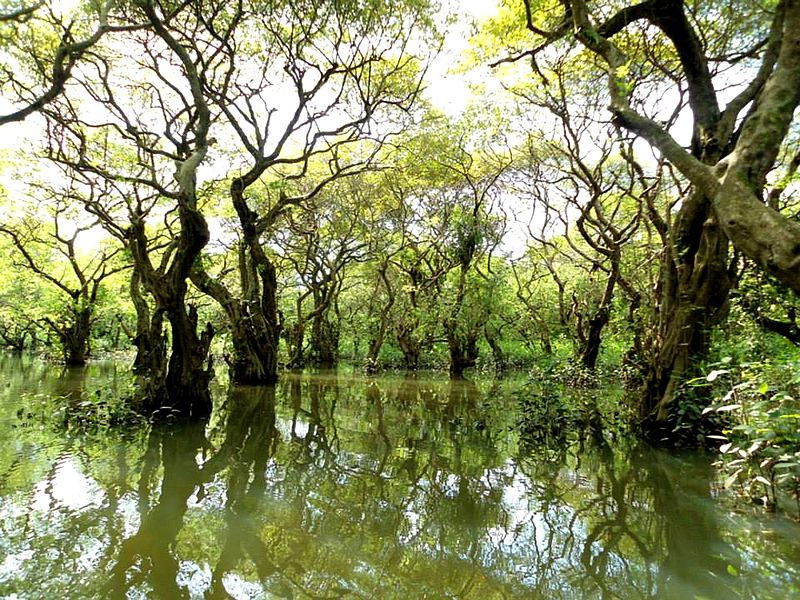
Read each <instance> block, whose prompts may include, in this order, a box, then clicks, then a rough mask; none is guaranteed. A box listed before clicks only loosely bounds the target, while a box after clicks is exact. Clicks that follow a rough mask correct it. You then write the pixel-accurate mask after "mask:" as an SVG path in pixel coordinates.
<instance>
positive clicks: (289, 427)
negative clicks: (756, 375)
mask: <svg viewBox="0 0 800 600" xmlns="http://www.w3.org/2000/svg"><path fill="white" fill-rule="evenodd" d="M26 363H27V364H20V363H19V361H17V360H14V359H9V358H0V374H1V375H0V377H2V378H3V379H2V381H4V383H3V388H2V390H0V528H1V531H0V597H2V598H54V599H67V598H169V599H172V598H237V599H238V598H296V599H301V598H302V599H306V598H307V599H334V598H341V599H365V598H376V599H384V598H385V599H413V598H431V599H439V598H470V599H472V598H474V599H479V600H489V599H494V598H498V599H499V598H548V599H550V598H676V599H684V598H689V599H690V598H720V599H730V598H759V599H764V598H776V599H777V598H780V599H781V600H783V599H785V598H797V597H800V527H798V525H796V524H794V523H792V522H789V521H787V520H784V519H781V518H777V517H770V516H754V515H752V514H743V513H736V512H732V511H730V510H726V508H725V505H724V504H722V503H720V502H717V501H715V500H714V498H713V494H712V489H713V486H712V483H711V478H712V476H713V473H712V471H711V470H710V469H709V468H708V467H707V463H708V459H707V458H706V459H699V458H695V459H692V458H691V457H682V458H676V457H672V456H670V455H668V454H665V453H661V452H655V451H652V450H649V449H647V448H645V447H643V446H641V445H637V444H635V443H632V442H622V441H616V442H614V441H610V443H607V444H603V443H596V442H590V441H589V440H586V441H583V442H581V441H578V440H576V441H573V442H571V443H569V444H567V445H566V446H564V447H563V448H552V447H550V448H546V449H545V448H531V447H529V446H526V447H520V445H519V444H518V440H517V439H516V436H515V433H514V431H513V430H514V423H515V421H516V414H515V410H516V409H515V403H514V401H513V399H512V398H511V397H510V396H509V387H513V383H511V384H493V383H486V384H470V383H466V382H461V383H450V382H449V381H447V380H446V379H444V378H442V379H435V378H434V379H431V378H427V379H426V378H424V377H422V376H420V377H418V378H417V377H406V378H404V377H402V376H401V377H398V376H390V377H379V378H374V379H365V378H363V377H360V376H358V375H341V374H340V375H338V376H337V375H335V374H326V375H302V376H297V375H286V376H284V377H283V378H282V380H281V383H280V384H279V385H278V386H277V387H276V388H261V389H258V388H239V389H234V390H230V391H227V392H226V391H220V392H219V393H220V402H219V403H218V404H219V407H218V410H216V411H215V414H214V415H213V416H212V418H211V420H210V422H209V423H207V424H205V425H195V426H182V427H181V428H179V429H175V428H173V429H172V430H161V429H153V430H148V431H137V432H132V433H130V434H126V435H121V434H119V433H117V434H114V435H108V434H99V433H96V434H84V435H80V436H79V435H74V434H69V433H64V432H57V431H54V430H51V429H50V428H47V427H39V426H38V425H36V423H35V421H33V422H32V421H30V420H25V419H24V418H23V419H20V417H19V416H18V414H17V413H18V411H19V410H20V408H23V404H25V406H27V405H28V404H30V403H31V402H36V401H38V400H37V399H36V398H37V396H36V394H37V393H39V394H43V395H48V394H59V395H67V394H70V395H72V396H73V397H74V398H76V399H78V400H79V399H80V394H82V393H84V394H85V393H87V392H86V391H85V390H87V389H89V390H91V389H93V386H95V387H97V386H99V385H100V384H101V383H102V382H106V383H104V384H103V385H109V383H108V382H113V380H114V377H115V376H116V375H115V371H114V369H113V365H105V366H103V365H95V366H93V367H90V368H89V369H88V373H87V372H85V371H66V372H64V371H61V370H60V369H58V368H54V367H47V366H43V365H41V364H40V363H37V362H33V361H26ZM23 415H24V411H23Z"/></svg>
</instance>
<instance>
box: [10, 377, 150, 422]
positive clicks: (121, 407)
mask: <svg viewBox="0 0 800 600" xmlns="http://www.w3.org/2000/svg"><path fill="white" fill-rule="evenodd" d="M22 399H23V400H24V402H25V406H24V407H22V408H20V409H19V410H18V411H17V418H18V419H19V420H20V422H21V426H23V427H48V428H53V429H60V430H68V431H78V432H84V433H85V432H91V431H95V430H101V429H106V428H109V427H113V428H115V429H119V428H120V427H123V428H124V427H125V426H137V425H141V424H142V423H143V422H145V420H146V419H145V417H144V416H143V415H141V414H139V413H138V412H136V411H135V410H134V408H133V406H132V404H131V402H130V401H129V396H128V395H127V394H120V393H119V390H117V389H113V388H108V387H101V388H98V389H96V390H94V391H91V392H88V391H87V392H85V393H82V394H79V395H77V396H76V395H73V394H65V395H51V394H45V393H32V394H25V395H24V396H23V398H22Z"/></svg>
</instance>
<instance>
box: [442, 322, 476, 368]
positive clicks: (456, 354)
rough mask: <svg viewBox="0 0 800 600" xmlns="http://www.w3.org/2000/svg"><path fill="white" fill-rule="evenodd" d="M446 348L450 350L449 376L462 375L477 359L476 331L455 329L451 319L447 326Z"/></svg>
mask: <svg viewBox="0 0 800 600" xmlns="http://www.w3.org/2000/svg"><path fill="white" fill-rule="evenodd" d="M447 348H448V350H449V351H450V376H451V377H462V376H463V375H464V371H465V370H466V369H469V368H471V367H474V366H475V361H476V360H478V332H477V331H469V332H467V333H462V332H458V331H456V324H455V323H453V322H452V321H451V322H450V324H449V327H448V328H447Z"/></svg>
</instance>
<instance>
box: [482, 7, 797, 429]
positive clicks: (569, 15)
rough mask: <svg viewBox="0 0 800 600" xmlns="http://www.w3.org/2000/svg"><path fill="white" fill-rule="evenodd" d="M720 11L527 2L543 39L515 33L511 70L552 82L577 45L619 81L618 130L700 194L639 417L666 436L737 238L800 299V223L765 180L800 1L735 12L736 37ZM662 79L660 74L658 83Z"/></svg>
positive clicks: (614, 86) (664, 288)
mask: <svg viewBox="0 0 800 600" xmlns="http://www.w3.org/2000/svg"><path fill="white" fill-rule="evenodd" d="M718 8H719V6H718V4H717V3H713V4H708V3H697V4H688V5H684V3H683V2H682V1H681V0H669V1H666V2H661V1H655V0H646V1H644V2H640V3H635V4H627V3H619V4H615V5H614V6H604V7H602V8H597V7H591V8H590V7H589V5H588V4H587V3H586V2H584V1H583V0H571V1H568V2H563V3H561V4H560V7H556V6H552V7H550V6H537V5H535V4H534V3H532V2H529V1H527V0H525V1H524V2H523V3H522V6H521V9H522V12H523V15H524V20H523V23H524V26H525V27H526V28H527V30H528V31H529V32H530V34H531V35H532V37H533V42H531V38H527V39H521V37H520V36H517V37H516V38H515V39H514V40H513V42H512V43H514V44H517V46H516V48H513V51H514V52H513V55H512V56H509V57H508V58H506V59H502V60H501V62H509V61H512V62H513V61H517V60H519V59H522V58H526V59H530V60H531V61H532V65H533V67H534V70H535V71H536V73H537V76H539V77H540V79H541V80H542V81H543V82H545V83H547V82H548V79H547V76H546V73H545V71H543V70H542V68H541V67H540V64H539V63H540V62H541V61H548V64H549V56H558V55H559V54H565V53H570V52H572V53H573V54H572V55H573V56H576V53H575V51H573V50H572V49H573V48H574V42H575V41H577V42H578V43H579V44H580V45H581V46H582V48H583V49H584V50H585V51H586V52H587V53H588V55H590V56H593V57H595V58H596V59H597V60H598V61H599V62H598V63H597V64H599V65H601V66H602V68H603V70H604V72H605V74H606V76H607V78H608V84H609V85H608V91H607V93H608V96H607V102H608V105H609V106H608V109H609V111H610V112H611V116H612V120H613V122H614V123H615V124H616V125H618V126H619V127H621V128H624V129H626V130H628V131H630V132H632V133H634V134H636V135H638V136H640V137H641V138H643V139H644V140H645V141H647V142H648V143H649V144H651V145H652V146H653V147H654V148H655V149H657V151H658V152H660V153H661V154H662V155H663V156H664V157H665V158H667V159H668V160H669V161H670V162H671V163H672V164H673V165H674V166H675V167H676V168H677V169H678V170H679V171H680V172H681V174H682V175H683V176H684V177H685V178H687V179H688V180H689V181H690V182H691V183H692V185H693V189H692V192H691V194H690V195H689V196H688V197H686V198H685V199H683V201H682V203H681V205H680V208H679V209H678V211H677V213H676V215H675V216H674V218H673V219H672V220H671V226H670V229H669V239H668V244H667V249H666V256H665V259H664V260H663V262H662V272H661V283H660V285H661V298H660V299H659V302H660V305H659V319H658V325H657V327H658V330H657V331H658V333H657V340H658V341H657V353H656V355H655V356H654V357H653V359H652V360H651V361H650V365H649V372H648V376H647V381H646V384H645V388H644V390H643V394H644V400H643V403H642V406H641V409H642V410H641V414H642V418H643V419H644V420H645V421H646V422H647V423H649V424H651V425H653V427H654V428H655V429H656V430H661V429H662V428H663V426H664V423H665V422H666V421H668V420H669V418H670V416H671V411H672V410H673V408H674V403H673V400H674V397H675V393H676V390H677V389H678V387H679V385H680V383H681V382H682V381H684V379H685V378H686V377H689V376H691V374H692V371H693V368H694V365H695V364H696V360H697V358H698V357H700V356H702V355H704V353H705V352H706V351H707V348H708V339H709V332H710V329H711V328H712V327H713V326H714V325H715V324H716V323H718V322H719V321H720V319H722V318H723V317H724V315H725V310H726V303H727V298H728V291H729V287H730V278H729V275H728V266H729V265H728V258H729V257H728V241H729V240H730V241H731V242H732V243H733V246H734V248H735V249H737V250H738V251H740V252H741V253H743V254H744V255H745V256H747V257H748V258H750V259H751V260H752V261H753V262H755V263H756V264H758V265H759V266H760V267H761V268H762V269H765V270H766V271H768V272H769V273H771V274H773V275H774V276H775V277H776V278H777V279H778V280H780V281H782V282H783V283H785V284H786V285H787V286H789V287H790V288H792V289H794V290H795V291H797V290H800V260H798V255H800V224H798V223H796V222H794V221H792V220H790V219H787V218H786V217H785V216H783V215H781V214H780V213H778V212H777V211H776V210H774V209H773V208H771V207H770V206H768V204H767V203H766V202H765V200H766V196H767V194H766V192H765V190H766V189H767V188H768V175H769V173H770V171H771V170H773V169H774V168H775V163H776V159H777V158H778V155H779V152H780V149H781V146H782V143H783V142H784V140H785V139H786V138H787V133H788V131H789V129H790V126H791V124H792V122H793V113H794V110H795V108H796V107H797V104H798V102H800V62H799V61H798V58H800V44H798V41H799V40H800V28H798V25H800V2H797V1H796V0H787V1H780V2H777V3H776V4H771V5H770V6H769V7H766V6H763V5H753V4H752V3H732V4H731V10H730V11H729V12H727V13H726V14H725V24H726V25H728V26H727V27H719V26H718V25H719V24H720V21H719V18H720V13H719V11H718ZM517 14H519V12H517ZM518 22H519V21H518ZM518 43H519V44H518ZM521 44H525V45H526V46H527V47H524V48H523V47H522V46H521ZM496 64H497V63H496ZM576 72H579V73H581V74H582V77H583V81H587V80H588V79H589V78H591V77H594V76H596V73H595V72H594V71H593V70H592V69H591V68H590V67H586V68H584V69H583V70H581V71H578V70H577V69H576ZM731 73H736V76H735V79H738V80H740V81H743V82H744V83H742V84H740V85H738V86H736V93H735V94H733V95H731V93H730V92H726V94H725V97H731V100H730V101H729V102H728V103H727V105H726V106H725V107H724V108H722V106H721V104H722V102H721V91H722V90H723V89H725V88H727V86H728V84H729V82H730V74H731ZM651 76H653V77H655V76H660V77H655V83H654V84H653V83H651V80H650V77H651ZM667 90H672V93H673V96H672V97H673V98H676V99H677V103H678V105H677V108H676V109H675V110H674V111H673V114H672V116H670V114H669V113H668V114H667V116H666V118H664V117H662V116H651V115H649V114H648V112H647V111H652V110H653V109H657V108H658V106H657V104H658V103H656V102H653V94H654V93H655V94H659V95H663V94H665V93H666V91H667ZM684 101H685V104H684ZM684 106H686V107H687V108H688V110H689V111H690V112H691V116H692V119H693V133H692V140H691V143H690V145H689V147H688V148H684V147H683V146H682V145H681V144H680V143H679V142H678V141H677V140H676V138H675V137H674V136H673V135H672V133H671V131H670V125H671V124H672V123H674V118H675V116H677V114H679V113H680V112H681V111H682V109H683V107H684ZM660 121H662V122H660ZM664 122H666V125H665V124H664Z"/></svg>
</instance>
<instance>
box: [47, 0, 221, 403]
mask: <svg viewBox="0 0 800 600" xmlns="http://www.w3.org/2000/svg"><path fill="white" fill-rule="evenodd" d="M128 8H129V11H130V12H129V13H126V17H127V18H128V19H129V20H130V21H131V22H133V23H137V22H141V21H144V22H146V23H147V24H148V28H147V29H146V30H141V31H139V30H136V31H133V32H129V33H128V34H127V35H126V36H125V38H124V42H125V43H127V44H129V47H130V46H132V47H138V48H140V54H139V55H138V56H139V57H140V58H141V61H139V62H137V63H136V64H134V63H132V62H131V61H130V60H129V61H123V60H122V57H118V56H116V55H117V52H118V51H119V46H107V47H105V48H104V49H103V50H104V52H103V54H100V53H93V55H92V58H93V70H84V71H82V73H81V77H80V78H78V77H74V79H75V83H76V84H78V85H80V88H81V91H82V92H83V96H81V97H80V98H78V99H74V100H73V99H71V98H69V97H66V96H65V97H62V98H60V99H58V100H57V101H53V102H52V103H51V104H50V105H48V106H47V107H46V108H44V109H42V112H43V113H44V114H45V116H46V117H47V118H48V120H49V122H50V126H49V128H48V134H49V143H50V147H49V157H50V158H51V159H53V160H54V161H56V162H57V163H58V164H61V165H63V166H64V168H65V169H67V170H69V172H70V173H72V174H74V176H75V177H78V176H80V177H82V178H83V181H84V192H83V199H82V201H83V203H84V205H85V207H86V208H87V210H89V211H90V212H93V213H94V214H96V215H97V216H98V217H99V218H100V219H101V221H102V223H103V226H104V227H106V228H107V229H108V230H109V231H110V232H112V233H113V234H114V235H116V236H117V237H118V238H119V239H121V240H123V241H124V243H125V247H126V249H127V250H128V251H129V252H130V254H131V258H132V261H133V281H134V282H135V285H132V287H131V289H132V292H134V294H133V297H134V303H135V304H136V305H137V312H139V319H140V321H141V320H144V321H149V324H148V325H147V326H146V327H145V329H146V330H147V333H148V335H147V336H138V338H137V344H138V345H139V351H140V357H142V356H143V357H144V360H143V361H142V362H141V363H140V365H139V367H140V372H141V373H142V386H141V388H140V404H141V408H142V410H144V411H145V412H148V413H152V412H155V411H158V410H160V409H162V408H165V407H166V408H169V409H171V410H173V411H177V412H181V413H184V414H188V415H196V414H200V413H207V412H208V411H210V409H211V396H210V393H209V390H208V384H209V381H210V379H211V378H212V376H213V368H212V364H211V361H210V360H209V356H208V352H209V347H210V343H211V338H212V337H213V334H214V331H213V328H212V327H211V326H210V325H208V324H207V326H206V327H205V328H204V329H203V330H202V331H198V317H197V311H196V309H194V308H193V307H191V306H189V305H188V304H187V302H186V295H187V280H188V276H189V272H190V270H191V268H192V265H193V264H194V262H195V260H196V259H197V258H198V257H199V256H200V253H201V251H202V249H203V247H204V246H205V245H206V243H207V242H208V239H209V230H208V225H207V223H206V220H205V218H204V217H203V214H202V212H201V211H200V204H199V199H200V195H201V194H200V193H199V190H198V169H199V167H200V165H201V164H202V163H203V161H204V159H205V157H206V154H207V153H208V150H209V147H210V146H211V145H213V143H214V139H213V138H211V137H210V136H209V130H210V127H211V121H212V114H211V109H210V106H209V103H208V101H207V100H206V97H205V96H204V93H203V82H204V81H205V80H206V79H207V77H208V72H211V71H213V70H214V69H216V68H217V67H218V63H217V62H216V61H217V60H219V52H216V53H215V52H214V50H213V48H215V47H218V46H219V45H224V44H225V43H226V38H225V33H224V31H225V26H226V23H225V17H226V15H225V14H224V13H220V12H214V10H212V9H213V5H212V4H210V3H209V4H206V3H195V4H192V5H191V6H187V5H181V6H179V7H177V8H175V9H174V10H171V9H169V7H162V6H161V5H160V4H158V3H156V2H152V1H142V2H137V3H134V4H133V5H131V6H130V7H128ZM206 14H210V15H215V18H216V19H217V20H218V27H219V28H220V30H221V31H223V33H221V34H219V35H218V36H217V37H216V38H210V39H207V40H205V41H207V42H208V44H210V45H208V46H206V45H204V44H202V43H201V41H200V40H198V39H197V38H196V33H197V29H198V23H200V22H204V20H205V19H206V18H207V17H206V16H205V15H206ZM208 18H211V17H208ZM122 41H123V40H122V39H121V36H118V38H117V39H116V43H117V44H119V43H121V42H122ZM199 48H202V51H201V50H199ZM112 58H120V59H121V60H120V62H121V63H123V64H124V66H122V65H120V64H119V63H117V64H115V61H114V60H113V59H112ZM150 107H153V109H152V110H151V109H150ZM157 132H158V133H157ZM134 157H135V158H134ZM126 159H127V160H126ZM131 159H132V160H131ZM156 215H158V216H159V217H163V216H164V215H167V218H166V220H167V221H169V220H170V219H171V217H172V216H173V215H174V227H175V230H174V235H173V237H172V239H171V240H169V243H168V245H167V246H166V247H163V248H162V249H163V252H161V253H160V254H159V255H158V256H155V255H154V254H153V246H152V243H151V241H152V240H151V235H150V232H149V231H148V229H147V223H146V220H145V218H146V217H147V216H156ZM156 261H158V262H157V263H156ZM139 285H140V286H142V287H143V289H144V290H146V292H147V293H148V294H149V295H150V296H151V297H152V299H153V303H154V310H152V312H150V311H145V312H141V311H142V310H144V309H145V308H146V307H145V306H144V305H143V304H142V303H141V302H139V301H137V294H136V293H135V290H136V289H137V288H136V286H139ZM165 321H166V322H167V323H168V324H169V327H170V330H171V335H170V340H169V342H170V343H169V350H170V351H169V354H167V352H166V338H165V337H164V335H163V325H164V322H165ZM141 329H142V328H141V327H140V330H141Z"/></svg>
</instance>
